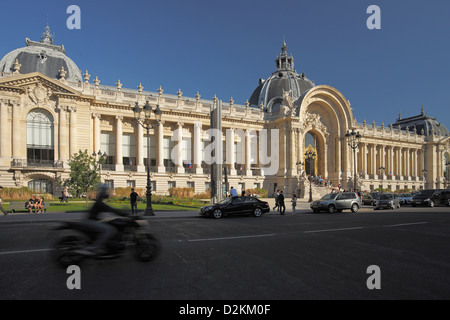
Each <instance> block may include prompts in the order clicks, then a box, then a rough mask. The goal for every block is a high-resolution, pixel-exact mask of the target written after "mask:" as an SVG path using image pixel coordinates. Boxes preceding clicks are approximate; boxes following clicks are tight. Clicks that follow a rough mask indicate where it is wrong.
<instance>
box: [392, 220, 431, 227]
mask: <svg viewBox="0 0 450 320" xmlns="http://www.w3.org/2000/svg"><path fill="white" fill-rule="evenodd" d="M426 223H429V222H426V221H423V222H411V223H399V224H389V225H385V226H383V227H401V226H413V225H416V224H426Z"/></svg>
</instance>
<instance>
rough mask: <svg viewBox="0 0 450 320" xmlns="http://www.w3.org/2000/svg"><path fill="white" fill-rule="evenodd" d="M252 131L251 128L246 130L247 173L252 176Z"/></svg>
mask: <svg viewBox="0 0 450 320" xmlns="http://www.w3.org/2000/svg"><path fill="white" fill-rule="evenodd" d="M251 131H252V130H250V129H247V130H245V175H246V176H252V170H251V158H252V149H251V136H252V135H251Z"/></svg>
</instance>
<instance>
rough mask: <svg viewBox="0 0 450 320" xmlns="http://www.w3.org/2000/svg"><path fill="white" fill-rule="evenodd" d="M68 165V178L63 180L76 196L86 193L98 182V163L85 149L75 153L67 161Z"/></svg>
mask: <svg viewBox="0 0 450 320" xmlns="http://www.w3.org/2000/svg"><path fill="white" fill-rule="evenodd" d="M69 166H70V178H69V179H67V180H66V181H65V185H66V186H67V187H69V188H70V192H71V193H72V194H74V195H75V196H76V197H77V198H80V197H82V196H83V195H86V194H87V193H88V191H90V190H91V189H93V188H94V187H95V186H96V185H97V184H99V183H100V174H99V172H100V163H99V162H97V161H96V159H95V157H93V156H92V155H90V154H89V153H88V151H87V150H84V151H81V150H80V151H78V153H75V154H74V155H73V156H72V159H71V160H70V161H69ZM86 206H87V197H86Z"/></svg>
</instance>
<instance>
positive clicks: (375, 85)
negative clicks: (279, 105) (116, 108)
mask: <svg viewBox="0 0 450 320" xmlns="http://www.w3.org/2000/svg"><path fill="white" fill-rule="evenodd" d="M73 4H74V5H78V6H79V7H80V9H81V29H80V30H69V29H68V28H67V26H66V21H67V19H68V18H69V16H70V14H67V13H66V10H67V7H68V6H69V5H73ZM372 4H375V5H378V6H379V7H380V9H381V29H380V30H369V29H368V28H367V26H366V21H367V19H368V18H369V16H370V15H369V14H367V13H366V10H367V8H368V7H369V6H370V5H372ZM1 11H2V19H1V20H0V33H1V39H2V45H1V46H0V56H4V55H5V54H7V53H8V52H10V51H12V50H14V49H16V48H19V47H23V46H25V41H24V40H25V38H26V37H28V38H30V39H32V40H39V39H40V36H41V34H42V32H43V31H44V28H45V25H46V19H47V17H48V21H49V25H50V28H51V30H52V33H54V34H55V43H56V44H64V46H65V48H66V52H67V54H68V56H69V57H71V58H72V59H73V60H74V61H75V63H77V65H78V66H79V68H80V69H81V70H82V72H84V71H85V70H88V71H89V73H90V74H91V75H92V77H91V80H92V79H93V78H95V76H98V77H99V79H100V81H101V84H104V85H112V86H113V85H115V83H116V82H117V80H118V79H120V80H121V82H122V83H123V85H124V87H127V88H133V89H134V88H136V87H137V85H138V84H139V83H140V82H142V85H143V86H144V90H148V91H156V90H157V88H158V87H159V86H160V85H161V86H162V88H163V89H164V92H165V93H169V94H176V92H177V90H178V89H179V88H180V89H181V91H183V94H184V96H189V97H194V96H195V93H196V92H197V91H199V92H200V94H201V96H202V98H205V99H211V98H212V97H213V96H214V94H216V95H217V97H218V98H219V99H222V100H224V101H228V100H229V98H230V97H233V99H234V100H235V103H239V104H244V103H245V101H246V100H247V99H249V98H250V96H251V94H252V92H253V90H254V89H255V88H256V87H257V84H258V80H259V78H267V77H268V76H270V75H271V73H272V72H274V71H275V62H274V60H275V58H276V57H277V56H278V55H279V54H280V52H281V45H282V42H283V37H284V38H285V39H286V43H287V46H288V52H289V53H291V54H292V55H293V56H294V58H295V69H296V70H297V72H299V73H302V72H304V73H305V74H306V76H307V77H308V78H309V79H311V80H314V81H315V83H316V84H317V85H319V84H325V85H330V86H333V87H335V88H337V89H338V90H339V91H341V92H342V93H343V94H344V96H345V97H346V98H347V99H348V100H350V102H351V104H352V108H353V109H354V114H355V117H356V118H357V120H358V122H362V121H363V120H364V119H366V120H367V122H369V123H371V122H372V121H376V123H377V124H379V125H380V124H381V122H384V123H385V124H386V125H387V124H389V123H392V122H394V121H395V120H396V119H397V117H398V114H399V111H400V110H401V113H402V116H403V117H408V116H413V115H417V114H419V113H420V109H421V105H422V104H423V105H424V108H425V112H426V113H428V114H429V115H431V116H435V117H437V118H438V120H439V121H440V122H442V123H443V124H444V125H446V126H447V127H448V128H450V120H449V116H450V111H449V106H450V55H449V52H450V37H449V34H450V19H449V18H448V14H449V12H450V1H448V0H430V1H418V0H408V1H406V0H402V1H400V0H382V1H380V0H370V1H367V0H339V1H338V0H315V1H310V0H308V1H303V0H276V1H275V0H258V1H256V0H252V1H251V0H222V1H216V0H184V1H181V0H177V1H175V0H159V1H144V0H128V1H123V0H121V1H117V0H109V1H105V0H95V1H93V0H91V1H79V0H71V1H64V0H41V1H34V0H27V1H25V0H15V1H11V0H3V1H2V5H1Z"/></svg>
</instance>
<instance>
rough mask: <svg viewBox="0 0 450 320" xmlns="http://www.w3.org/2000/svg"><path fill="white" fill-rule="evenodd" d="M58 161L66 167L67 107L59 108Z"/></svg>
mask: <svg viewBox="0 0 450 320" xmlns="http://www.w3.org/2000/svg"><path fill="white" fill-rule="evenodd" d="M57 109H58V111H59V160H61V161H63V163H64V166H66V165H67V160H68V159H69V150H68V146H69V143H70V142H69V133H68V130H67V129H68V128H67V111H66V110H67V107H65V106H59V107H58V108H57Z"/></svg>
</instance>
